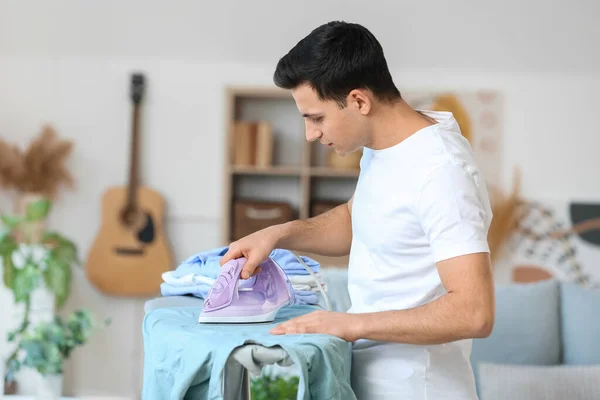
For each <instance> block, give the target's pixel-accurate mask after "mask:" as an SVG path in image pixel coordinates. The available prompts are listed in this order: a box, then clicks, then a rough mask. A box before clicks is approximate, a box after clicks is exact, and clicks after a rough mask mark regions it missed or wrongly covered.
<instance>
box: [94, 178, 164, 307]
mask: <svg viewBox="0 0 600 400" xmlns="http://www.w3.org/2000/svg"><path fill="white" fill-rule="evenodd" d="M127 196H128V189H127V187H123V188H121V187H113V188H109V189H108V190H107V191H106V192H105V194H104V196H103V198H102V223H101V225H100V230H99V232H98V235H97V236H96V239H95V240H94V242H93V244H92V247H91V250H90V252H89V254H88V260H87V263H86V273H87V277H88V279H89V281H90V282H91V283H92V284H93V285H94V286H96V287H97V288H98V289H100V290H101V291H102V292H104V293H107V294H111V295H117V296H131V297H146V296H154V295H157V294H160V284H161V283H162V281H163V280H162V277H161V275H162V274H163V272H166V271H169V270H171V269H173V257H172V255H171V250H170V246H169V243H168V240H167V238H166V235H165V232H164V217H165V205H164V204H165V202H164V200H163V198H162V196H161V195H160V194H159V193H158V192H156V191H155V190H153V189H151V188H148V187H145V186H139V187H138V188H137V193H136V198H137V200H136V203H137V208H138V211H137V212H135V215H134V216H133V217H131V222H130V223H126V222H125V213H126V207H125V206H126V204H127Z"/></svg>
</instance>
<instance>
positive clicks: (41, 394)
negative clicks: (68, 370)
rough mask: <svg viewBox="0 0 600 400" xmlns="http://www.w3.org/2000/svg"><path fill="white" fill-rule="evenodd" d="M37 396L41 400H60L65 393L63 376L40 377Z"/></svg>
mask: <svg viewBox="0 0 600 400" xmlns="http://www.w3.org/2000/svg"><path fill="white" fill-rule="evenodd" d="M38 376H39V380H38V386H37V388H36V396H37V399H39V400H59V399H60V397H61V396H62V391H63V376H62V375H47V376H43V375H39V374H38Z"/></svg>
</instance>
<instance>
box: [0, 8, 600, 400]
mask: <svg viewBox="0 0 600 400" xmlns="http://www.w3.org/2000/svg"><path fill="white" fill-rule="evenodd" d="M598 17H600V3H598V2H597V1H593V0H581V1H578V2H576V3H573V2H567V1H565V0H562V1H552V2H545V1H541V0H532V1H529V2H522V1H516V0H510V1H503V2H491V1H479V2H471V1H463V0H458V1H452V2H447V1H444V0H433V1H429V2H417V1H407V0H400V1H398V0H396V1H384V0H372V1H370V2H358V1H347V0H346V1H338V0H322V1H315V0H309V1H303V2H300V3H292V2H285V1H284V2H282V1H275V0H255V1H252V2H243V1H233V0H221V1H217V2H202V1H190V0H177V1H170V2H164V1H155V0H146V1H141V0H139V1H138V0H120V1H116V0H103V1H76V0H55V1H51V2H50V1H35V0H12V1H11V0H0V213H2V215H4V216H5V218H4V219H3V229H4V230H3V232H4V233H3V234H2V235H3V236H2V241H0V243H2V245H3V247H2V246H0V250H1V252H2V259H3V271H4V272H3V276H4V285H2V289H0V293H1V295H0V296H1V297H0V301H1V303H0V304H1V308H0V314H1V316H0V328H1V330H2V332H1V333H2V337H0V350H1V353H0V355H2V357H3V360H4V361H5V362H4V363H3V364H6V360H7V359H9V358H10V356H11V355H13V354H14V349H15V346H16V345H17V343H18V342H19V340H21V339H15V340H12V341H10V342H9V341H7V340H5V337H7V335H8V334H9V332H14V331H15V330H17V331H18V330H19V328H20V326H21V325H20V324H21V323H22V322H23V321H24V316H25V315H26V314H25V310H26V309H29V312H28V314H27V316H28V318H29V321H30V325H32V326H33V325H34V322H35V321H49V320H51V319H52V317H53V316H54V315H55V314H56V315H59V316H61V317H62V318H63V319H64V320H65V321H71V323H70V324H66V325H65V326H66V327H63V328H58V327H55V328H53V329H55V330H54V331H53V332H55V333H56V332H57V330H58V331H59V334H58V335H59V336H60V335H63V336H64V335H67V334H69V335H72V337H74V338H76V339H77V338H79V339H82V340H84V341H85V343H83V345H81V346H75V348H74V349H73V353H72V354H70V357H68V358H66V359H65V360H64V370H63V369H62V367H61V365H62V357H58V356H57V357H58V360H54V361H55V363H54V364H52V362H51V361H48V360H46V361H39V364H35V363H36V362H38V361H36V360H35V359H32V358H31V359H30V362H31V363H33V364H34V365H40V366H41V367H40V368H49V369H50V370H52V368H55V369H56V371H58V372H60V373H59V374H58V375H60V376H61V381H60V384H61V385H62V392H63V394H64V395H70V396H83V395H112V396H122V397H125V398H131V399H134V398H139V394H140V390H141V387H142V380H143V378H142V377H143V353H144V349H143V337H142V321H143V317H144V303H145V301H147V300H148V299H149V298H152V297H153V296H158V295H160V292H157V289H158V286H157V277H158V279H159V280H160V274H159V272H158V271H159V270H160V269H161V268H165V267H166V268H169V269H172V268H175V267H176V266H177V265H178V264H179V263H180V262H181V261H183V260H184V259H185V258H187V257H189V256H191V255H192V254H194V253H196V252H199V251H202V250H206V249H211V248H215V247H217V246H222V245H226V244H228V241H229V240H231V239H233V238H235V237H236V235H239V234H244V233H246V232H248V231H252V230H255V229H258V227H260V226H261V224H262V225H264V224H265V223H269V222H264V219H263V220H262V222H261V221H258V222H257V221H256V220H253V217H252V215H256V213H254V214H252V213H251V212H248V209H251V210H254V211H257V210H258V211H262V212H263V214H264V213H267V214H268V212H271V214H272V215H274V216H273V217H272V219H271V220H270V221H271V222H270V223H273V222H274V221H280V220H287V219H290V218H295V217H301V218H305V217H308V216H311V215H316V214H318V213H319V212H322V211H323V210H325V209H327V207H330V206H331V205H335V204H337V203H339V202H341V201H345V200H347V199H348V198H349V196H350V195H351V193H352V188H353V185H354V183H355V179H356V177H357V174H358V171H357V169H356V167H357V158H356V157H354V158H353V157H350V158H347V159H345V160H340V159H338V158H336V157H335V156H334V155H331V154H327V153H324V151H323V150H322V149H320V148H318V147H316V146H310V145H306V144H305V143H304V137H303V125H302V119H301V117H300V116H299V115H298V114H297V110H296V109H295V105H294V103H293V100H292V99H291V98H290V97H289V96H288V95H287V93H281V92H279V91H277V90H275V89H274V87H273V84H272V74H273V72H274V69H275V66H276V63H277V61H278V60H279V58H280V57H281V56H283V55H284V54H285V53H286V52H287V51H288V50H289V49H290V48H291V47H292V46H294V45H295V44H296V43H297V42H298V41H299V40H300V39H301V38H302V37H304V36H305V35H307V34H308V33H309V32H310V31H311V30H312V29H314V28H316V27H317V26H319V25H320V24H322V23H325V22H328V21H331V20H344V21H348V22H357V23H360V24H362V25H364V26H366V27H367V28H368V29H370V30H371V32H372V33H373V34H374V35H375V36H376V37H377V38H378V39H379V41H380V43H381V44H382V46H383V48H384V51H385V54H386V57H387V59H388V63H389V66H390V69H391V71H392V75H393V77H394V80H395V82H396V84H397V86H398V87H399V89H400V91H401V93H402V94H403V95H405V96H406V98H407V99H408V100H409V102H411V104H413V105H414V106H415V107H417V108H430V109H433V108H435V109H440V110H441V109H444V110H449V111H452V112H454V113H455V115H456V116H457V119H459V123H460V124H461V128H463V133H464V134H465V135H466V136H467V137H468V138H469V140H470V141H471V142H472V144H473V148H474V150H475V152H476V154H477V157H478V159H479V160H480V163H481V165H482V169H483V170H484V172H485V175H486V179H488V183H489V186H490V190H491V191H493V193H494V206H495V211H496V216H497V219H496V222H495V225H494V228H493V230H492V232H491V233H490V235H492V236H491V237H490V241H491V243H492V245H493V246H494V251H495V253H494V254H495V255H496V254H497V255H498V256H497V257H495V260H494V261H495V270H496V277H497V279H498V282H499V284H500V283H501V284H517V283H531V282H534V281H536V282H537V281H540V280H547V279H548V278H557V279H558V280H559V281H561V282H569V283H573V284H574V285H575V286H576V287H577V288H582V289H583V288H585V289H586V290H592V292H590V293H593V294H594V296H595V297H589V299H590V300H589V302H590V307H592V305H600V300H598V298H599V297H598V294H596V293H595V291H593V289H594V288H595V287H596V283H597V282H599V281H600V265H599V260H600V247H598V246H600V240H599V236H600V225H599V224H598V218H600V179H598V172H599V171H600V156H599V155H598V152H599V151H600V129H599V128H598V123H597V122H596V119H597V114H598V110H599V109H600V100H599V97H598V93H600V52H599V51H598V49H599V48H600V46H599V43H600V25H599V24H598V23H597V20H598ZM134 73H139V74H142V76H143V78H144V80H143V85H142V86H141V87H142V88H143V92H142V93H143V95H142V97H141V99H142V101H141V102H140V108H139V112H140V114H139V115H138V117H139V125H138V126H137V128H138V129H137V132H138V135H139V136H138V138H139V141H138V142H132V137H134V136H135V135H134V134H133V133H134V131H136V130H135V129H134V127H133V124H132V121H133V119H134V112H133V110H134V107H133V106H134V104H135V99H136V97H135V93H136V92H135V88H136V87H137V88H139V87H140V86H135V80H133V79H132V74H134ZM138 84H139V81H138ZM242 121H246V122H252V123H250V124H248V123H246V124H245V125H244V124H242V123H240V122H242ZM261 123H262V125H261ZM244 132H245V133H244ZM252 135H253V136H252ZM134 143H135V144H136V148H137V152H135V156H134V153H132V146H133V144H134ZM261 152H262V153H261ZM134 161H137V164H136V165H137V166H138V169H137V170H134V171H135V172H137V173H138V175H137V176H139V179H140V183H142V184H144V185H147V186H149V187H150V188H152V189H153V190H154V191H156V193H158V194H159V195H160V197H156V196H154V197H153V196H152V194H151V193H145V195H147V197H143V198H144V199H147V200H148V201H149V202H150V203H151V204H152V205H153V206H154V207H155V208H154V209H155V210H157V209H161V208H160V206H161V205H162V206H164V213H162V214H154V215H153V216H154V218H155V219H154V221H153V223H154V225H153V228H154V239H155V240H156V239H157V238H158V239H160V240H163V239H164V240H165V243H166V242H168V246H166V247H165V248H163V249H162V250H159V251H158V253H155V255H152V254H151V253H150V254H147V255H146V256H147V257H149V259H148V260H150V261H148V262H149V263H151V266H148V269H147V271H149V272H148V273H147V274H146V270H145V269H144V268H142V267H140V265H141V264H139V263H138V264H135V263H134V264H131V265H125V266H124V267H122V268H121V267H119V266H116V265H117V264H110V263H109V261H107V260H110V257H116V255H115V252H111V251H109V250H107V249H108V246H111V245H114V246H117V245H122V246H124V247H126V246H128V245H129V246H134V244H135V240H134V239H132V238H129V237H128V236H127V235H125V234H124V233H123V232H124V230H123V229H121V228H119V227H116V226H117V224H115V223H114V222H113V225H112V226H110V221H114V219H112V220H111V215H112V214H110V213H113V214H114V212H115V210H117V209H118V210H121V209H122V208H123V207H125V205H126V204H133V203H131V202H129V203H128V202H127V199H128V198H127V196H126V193H130V192H127V189H128V186H127V185H128V183H129V182H131V181H130V172H131V165H132V163H133V162H134ZM134 164H135V163H134ZM71 181H72V185H71V184H70V183H71ZM113 186H120V187H122V189H123V190H124V192H123V191H121V192H115V194H114V196H113V197H112V198H110V199H109V200H108V203H106V204H108V205H107V206H105V208H104V209H103V208H102V207H103V206H102V204H103V196H104V194H105V192H106V190H107V189H108V188H109V187H113ZM129 187H131V186H129ZM139 198H141V197H138V199H139ZM157 199H159V200H157ZM160 199H162V200H160ZM103 210H104V212H103ZM19 216H20V217H19ZM498 216H499V217H498ZM162 217H164V218H162ZM268 220H269V219H268V218H267V221H268ZM138 222H140V223H141V225H140V226H146V225H144V224H146V223H147V221H146V220H144V219H143V218H142V219H141V220H139V219H138ZM20 224H21V225H20ZM146 228H147V226H146ZM19 229H21V230H22V231H24V232H25V233H26V234H25V236H27V235H29V236H27V237H29V238H30V239H31V238H33V239H35V240H33V241H29V242H28V241H27V240H25V239H23V237H25V236H23V237H21V239H22V240H19V236H18V235H16V237H15V235H11V233H14V232H18V231H19ZM48 232H50V234H48ZM52 232H54V233H55V234H53V233H52ZM21 233H22V232H21ZM44 233H45V234H44ZM8 238H12V239H10V240H9V239H8ZM138 239H139V240H140V241H142V242H143V238H141V237H139V238H138ZM112 240H114V241H115V242H118V241H119V240H122V242H118V243H112V244H111V243H110V242H111V241H112ZM128 240H129V242H127V241H128ZM107 242H109V243H107ZM24 243H30V244H31V243H33V244H35V245H34V246H33V247H31V246H30V247H27V245H26V244H25V245H24ZM19 245H20V247H19ZM23 246H25V247H23ZM36 246H37V247H36ZM103 246H104V247H103ZM167 248H168V249H169V250H166V249H167ZM18 249H21V250H22V253H23V254H22V255H21V256H13V254H12V252H14V251H17V252H18V251H19V250H18ZM496 249H498V250H497V252H496ZM130 250H131V249H130ZM122 251H123V252H125V251H128V250H127V249H124V250H122ZM75 253H76V255H77V256H76V257H75V255H74V254H75ZM109 253H110V255H109ZM19 257H20V258H19ZM44 257H46V259H47V260H48V259H49V260H50V261H43V260H44ZM48 257H50V258H48ZM161 257H162V258H161ZM76 258H77V259H79V260H80V261H81V265H77V263H75V259H76ZM44 263H45V264H44ZM103 263H104V264H103ZM322 263H323V264H322V265H323V266H325V267H326V266H331V267H338V268H343V267H344V259H337V260H328V259H323V260H322ZM40 265H42V266H41V267H40ZM149 265H150V264H149ZM39 268H41V269H39ZM7 271H8V272H7ZM15 271H17V272H15ZM23 271H27V272H26V273H24V272H23ZM44 271H51V272H44ZM86 271H88V272H89V274H86ZM11 274H12V275H11ZM151 274H153V275H152V277H150V278H148V277H147V275H151ZM17 276H18V278H17ZM36 277H37V278H39V279H37V278H36ZM36 279H37V280H36ZM152 279H154V280H152ZM148 280H150V281H148ZM147 281H148V282H147ZM35 282H44V285H45V287H42V288H41V289H38V286H36V285H35V284H34V283H35ZM159 283H160V282H159ZM44 285H42V286H44ZM128 285H129V286H128ZM128 288H135V290H139V291H138V292H137V293H135V294H132V293H126V292H127V289H128ZM148 288H150V289H148ZM133 290H134V289H132V291H133ZM145 290H146V291H145ZM147 290H150V291H152V290H154V292H155V293H150V294H149V293H148V292H147ZM548 290H552V291H553V292H552V293H554V295H555V296H556V301H555V303H551V304H553V305H554V308H552V309H551V310H550V311H547V313H550V315H555V316H554V317H547V315H548V314H544V315H545V317H544V318H543V321H542V322H543V323H544V324H547V323H549V322H548V321H549V319H548V318H550V321H555V322H556V324H555V325H553V327H554V328H556V329H557V332H558V329H559V328H558V326H559V322H560V321H562V319H561V318H562V314H560V312H559V310H558V306H557V304H559V302H560V301H562V300H560V299H561V298H559V297H560V291H557V290H558V289H556V288H555V287H552V288H550V289H548ZM585 293H586V295H588V292H587V291H586V292H585ZM30 295H31V296H30ZM543 296H545V297H544V298H546V299H548V295H547V294H544V295H543ZM590 296H591V295H590ZM579 298H584V297H578V299H579ZM586 298H587V297H586ZM15 299H18V301H17V302H16V303H15ZM27 299H29V300H27ZM548 302H549V300H548V301H546V302H543V304H545V305H546V306H547V305H548ZM582 304H583V303H579V302H577V304H576V306H575V308H576V309H578V310H581V309H582V308H585V306H583V305H582ZM499 307H501V306H500V305H499ZM540 307H542V306H540ZM593 307H596V310H597V306H593ZM82 309H87V310H90V312H91V314H92V316H93V318H94V320H95V321H96V327H95V328H94V330H93V332H92V333H91V335H90V336H89V338H88V337H87V335H88V331H87V326H88V319H87V318H88V315H87V314H84V313H77V311H78V310H82ZM536 310H538V309H537V308H535V309H532V313H533V314H532V315H534V316H535V315H537V316H539V315H540V313H539V312H538V311H536ZM562 312H564V309H563V310H562ZM590 312H591V311H590ZM73 313H74V314H73ZM585 315H587V314H585ZM585 315H584V316H582V319H583V320H586V319H587V320H588V322H589V323H594V321H590V320H589V318H585ZM591 315H594V314H591ZM36 318H37V319H36ZM534 319H535V318H534ZM525 320H527V319H525ZM31 321H33V322H31ZM571 323H574V322H572V321H571ZM515 325H518V323H517V322H515ZM544 326H545V325H544ZM573 326H574V327H575V328H574V330H575V331H577V332H579V331H580V329H579V325H577V324H576V323H575V325H573ZM508 329H512V328H510V325H509V328H508ZM531 329H534V328H531ZM549 329H551V328H548V327H547V326H545V327H544V329H543V330H544V331H546V332H547V331H548V330H549ZM561 329H564V328H561ZM578 329H579V330H578ZM586 329H587V331H588V332H595V333H594V335H595V337H596V338H597V334H598V333H600V328H599V327H598V325H596V328H589V329H588V328H586ZM594 329H596V330H594ZM65 332H67V333H65ZM69 332H70V333H69ZM557 335H558V333H557ZM534 336H535V335H534ZM19 337H20V336H19ZM557 338H558V336H556V337H553V338H551V339H548V343H549V344H548V346H551V349H550V350H548V349H547V348H546V349H543V350H540V351H541V352H542V353H543V354H546V355H547V354H555V353H556V357H555V359H547V358H544V359H543V360H541V361H540V359H537V358H536V356H535V355H532V356H531V359H527V360H525V359H522V358H521V359H519V360H517V361H515V363H516V362H521V361H522V362H523V363H526V362H527V363H529V362H530V361H531V362H530V363H531V364H533V363H536V362H538V361H539V363H542V364H562V363H566V361H565V360H566V359H565V358H561V357H563V356H561V355H560V354H563V353H564V352H565V350H564V348H563V347H562V346H563V345H564V343H562V342H560V343H559V342H558V339H557ZM13 339H14V338H13ZM30 339H31V338H30ZM23 340H25V339H23ZM57 340H58V339H57ZM553 340H554V342H553ZM585 340H589V339H586V338H583V339H581V340H580V341H577V340H575V339H573V341H571V342H569V343H571V345H573V343H575V344H576V343H588V344H587V345H586V346H587V347H584V348H583V350H582V352H583V353H587V354H589V353H590V352H591V353H594V352H596V353H594V354H597V355H598V353H599V352H600V350H599V349H598V348H597V346H598V345H597V344H594V342H593V341H590V342H585ZM582 341H583V342H582ZM23 343H24V342H22V343H21V345H22V346H23V345H24V346H25V347H27V343H25V344H23ZM32 343H33V344H32ZM36 343H37V344H36ZM544 343H546V342H544ZM34 345H38V346H43V345H45V344H44V343H41V342H35V341H30V346H34ZM552 346H553V347H552ZM590 346H592V347H590ZM516 353H519V352H516ZM522 353H523V352H521V354H522ZM559 353H560V354H559ZM490 357H491V356H490ZM502 357H505V355H502V356H500V358H502ZM13 358H14V357H13ZM484 358H485V357H484ZM551 358H552V357H551ZM490 359H491V358H490ZM21 360H23V359H21ZM494 360H496V359H494ZM570 360H575V359H574V358H570ZM504 361H506V360H504ZM586 362H587V363H588V364H590V363H592V364H593V363H597V364H600V355H598V360H595V361H594V360H590V359H589V358H588V359H586ZM573 363H577V362H576V360H575V361H573ZM8 364H10V363H8ZM3 368H5V370H10V365H8V366H6V365H5V366H3ZM28 369H29V370H31V369H34V368H27V367H26V366H22V367H21V369H20V370H19V371H18V373H17V377H18V376H21V377H22V378H21V379H20V380H19V379H17V382H18V389H17V390H20V391H21V393H26V392H27V391H28V390H29V391H30V392H29V393H31V391H33V390H35V389H33V386H35V385H37V383H32V382H34V381H35V382H37V380H36V378H33V377H32V375H31V371H29V372H28ZM28 374H29V375H28ZM9 375H10V374H9ZM13 378H14V376H13ZM12 382H14V381H12ZM28 382H29V383H28ZM9 386H11V385H9V384H7V387H9ZM11 387H12V390H14V389H15V386H14V384H13V385H12V386H11ZM9 389H10V388H9ZM597 395H598V396H600V393H598V394H597Z"/></svg>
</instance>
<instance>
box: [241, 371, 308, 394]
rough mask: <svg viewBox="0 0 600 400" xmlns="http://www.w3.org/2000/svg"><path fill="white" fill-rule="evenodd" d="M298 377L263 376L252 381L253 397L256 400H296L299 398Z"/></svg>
mask: <svg viewBox="0 0 600 400" xmlns="http://www.w3.org/2000/svg"><path fill="white" fill-rule="evenodd" d="M299 382H300V378H298V377H297V376H289V377H284V376H278V375H270V374H263V375H261V376H259V377H257V378H254V379H252V382H251V387H250V390H251V396H252V398H253V399H256V400H274V399H277V400H295V399H296V398H297V397H298V384H299Z"/></svg>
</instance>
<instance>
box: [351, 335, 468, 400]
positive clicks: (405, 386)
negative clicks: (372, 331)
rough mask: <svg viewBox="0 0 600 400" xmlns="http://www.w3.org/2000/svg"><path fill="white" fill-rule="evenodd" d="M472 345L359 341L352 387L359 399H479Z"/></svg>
mask: <svg viewBox="0 0 600 400" xmlns="http://www.w3.org/2000/svg"><path fill="white" fill-rule="evenodd" d="M471 344H472V341H471V340H463V341H458V342H452V343H447V344H442V345H432V346H417V345H409V344H398V343H384V342H373V341H366V340H361V341H358V342H356V343H355V344H354V347H353V351H352V388H353V390H354V393H355V394H356V396H357V397H358V399H359V400H387V399H390V400H442V399H443V400H445V399H452V400H455V399H459V400H476V399H477V394H476V391H475V379H474V376H473V370H472V368H471V363H470V361H469V359H470V355H471Z"/></svg>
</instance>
